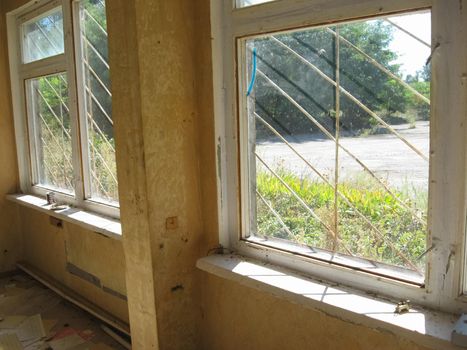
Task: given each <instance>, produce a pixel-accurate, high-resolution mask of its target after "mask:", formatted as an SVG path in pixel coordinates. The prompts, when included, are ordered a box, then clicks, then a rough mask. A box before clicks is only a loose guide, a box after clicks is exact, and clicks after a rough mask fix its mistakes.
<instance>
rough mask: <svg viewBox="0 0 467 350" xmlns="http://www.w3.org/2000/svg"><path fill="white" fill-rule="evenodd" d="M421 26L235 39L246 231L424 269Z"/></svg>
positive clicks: (328, 252) (346, 257)
mask: <svg viewBox="0 0 467 350" xmlns="http://www.w3.org/2000/svg"><path fill="white" fill-rule="evenodd" d="M430 27H431V18H430V13H426V12H425V13H412V14H409V15H404V16H396V17H390V18H379V19H374V20H367V21H362V22H354V23H348V24H341V25H337V26H336V25H334V26H329V27H324V28H323V27H320V28H316V29H307V30H300V31H296V32H288V33H285V34H275V35H268V36H266V37H262V38H255V39H250V40H246V41H245V45H246V46H245V51H246V57H245V60H246V71H247V72H246V79H245V81H247V82H248V84H245V86H243V87H242V88H243V93H244V95H243V96H246V95H247V94H248V95H249V96H248V97H247V99H246V100H245V103H246V104H247V108H246V109H247V111H248V112H247V115H245V116H244V118H246V119H245V121H243V120H242V122H244V123H247V124H248V127H247V129H248V130H249V133H250V134H249V135H243V140H244V141H243V143H244V144H246V143H247V142H248V141H245V140H249V142H248V144H249V150H248V157H249V159H250V161H249V165H247V164H244V165H243V166H244V167H247V168H248V169H249V184H248V186H249V193H250V200H249V203H250V204H249V205H250V211H249V212H252V213H254V217H253V219H252V220H250V227H249V230H248V231H249V234H250V236H251V237H253V238H254V237H256V239H263V240H264V239H265V240H267V242H282V243H284V242H289V248H288V249H291V250H299V251H304V250H303V247H308V248H310V247H311V249H308V252H309V253H307V254H308V255H311V256H316V257H318V258H324V259H332V260H333V261H336V262H339V263H341V264H349V265H352V266H356V267H358V268H360V269H368V270H371V271H376V267H378V269H379V270H378V272H379V273H381V271H383V270H384V271H386V272H384V273H385V274H386V273H387V271H399V272H401V271H402V272H403V271H405V270H412V271H414V274H412V275H414V276H420V278H421V277H422V276H423V273H424V261H423V259H422V258H421V256H422V254H423V252H424V251H425V249H426V234H427V226H426V221H427V197H428V165H429V162H428V155H429V123H430V122H429V111H430V106H429V95H430V68H429V66H426V65H425V62H426V60H427V58H428V57H429V55H430V44H429V43H430V36H431V34H430ZM413 36H416V37H417V38H418V40H417V39H414V37H413ZM254 61H256V64H255V62H254ZM255 67H256V71H255V74H253V73H252V72H253V70H254V69H255ZM253 77H255V78H253ZM244 129H245V128H242V130H244ZM245 130H246V129H245ZM252 140H253V142H252ZM282 243H281V244H282ZM292 244H293V245H292ZM374 262H377V263H378V264H377V265H375V263H374ZM391 273H392V272H391ZM394 274H397V272H395V273H394ZM421 280H423V279H421Z"/></svg>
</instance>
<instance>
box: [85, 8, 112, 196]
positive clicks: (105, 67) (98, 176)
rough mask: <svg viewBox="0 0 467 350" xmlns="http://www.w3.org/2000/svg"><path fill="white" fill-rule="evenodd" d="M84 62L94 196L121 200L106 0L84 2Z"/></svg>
mask: <svg viewBox="0 0 467 350" xmlns="http://www.w3.org/2000/svg"><path fill="white" fill-rule="evenodd" d="M80 29H81V53H82V56H81V64H82V73H83V74H82V79H83V84H82V85H83V88H84V91H83V96H85V113H86V125H87V135H88V140H87V141H88V144H87V152H88V154H87V158H88V164H89V174H88V175H89V179H90V181H89V182H90V196H91V198H92V199H94V200H98V201H104V202H110V203H112V204H116V203H118V189H117V171H116V162H115V141H114V130H113V120H112V94H111V92H110V72H109V64H108V61H109V60H108V46H107V22H106V17H105V2H104V1H101V0H84V1H81V2H80Z"/></svg>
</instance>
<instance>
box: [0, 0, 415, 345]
mask: <svg viewBox="0 0 467 350" xmlns="http://www.w3.org/2000/svg"><path fill="white" fill-rule="evenodd" d="M23 2H24V1H23ZM18 3H19V1H16V2H14V1H12V0H8V1H7V2H5V3H4V4H8V6H10V9H11V8H12V6H13V5H12V4H16V5H17V4H18ZM13 7H14V6H13ZM107 15H108V28H109V46H110V66H111V75H112V91H113V117H114V121H115V133H116V146H117V167H118V177H119V183H120V185H119V186H120V187H119V191H120V201H121V221H122V227H123V232H124V238H123V241H122V242H119V241H115V240H110V239H107V238H104V237H101V236H99V235H97V234H95V233H93V232H90V231H86V230H83V229H81V228H78V227H76V226H74V225H69V224H65V227H64V228H63V229H59V228H56V227H53V226H51V225H50V223H49V221H48V217H47V216H46V215H43V214H41V213H37V212H35V211H33V210H31V209H26V208H22V209H20V217H21V222H22V223H23V224H22V232H23V235H24V244H23V247H24V259H26V260H28V261H29V262H30V263H32V264H34V265H36V266H37V267H39V268H41V269H42V270H44V271H45V272H47V273H49V274H51V275H52V276H53V277H55V278H56V279H58V280H60V281H62V282H63V283H65V284H67V285H68V286H70V287H72V288H74V289H75V290H76V291H77V292H79V293H80V294H82V295H83V296H85V297H87V298H88V299H91V300H93V301H95V302H97V303H99V304H100V306H102V307H104V308H106V309H107V310H108V311H110V312H112V313H114V314H115V315H117V316H119V317H121V318H122V319H126V317H127V316H128V315H127V311H126V304H125V303H124V302H123V301H121V300H120V299H118V298H114V297H110V296H108V295H107V294H104V293H103V292H102V291H100V290H99V289H97V288H96V287H94V286H93V285H91V284H89V283H88V282H84V281H82V280H81V279H79V278H77V277H75V276H72V275H70V274H69V273H68V272H66V270H65V264H66V262H67V261H69V260H71V261H73V263H75V264H77V265H79V266H80V267H81V268H82V269H84V270H86V271H88V272H90V273H92V274H94V275H96V276H99V278H101V279H102V280H103V281H106V282H107V283H113V285H112V287H113V288H114V289H117V290H119V289H122V288H124V287H123V286H124V285H125V281H124V280H123V278H124V277H126V286H127V288H126V289H127V294H128V305H129V318H130V321H131V331H132V334H133V345H134V347H133V348H134V349H144V350H149V349H157V348H160V349H213V350H214V349H215V350H218V349H221V350H222V349H307V348H310V349H315V348H316V349H324V350H326V349H329V350H336V349H382V350H385V349H404V350H409V349H410V350H422V349H424V348H422V347H420V346H417V345H415V344H413V343H410V342H408V341H405V340H403V339H400V338H399V337H398V336H396V335H394V334H391V333H388V332H384V331H382V330H377V329H372V328H368V327H364V326H359V325H354V324H351V323H349V322H345V321H342V320H340V319H337V318H334V317H330V316H328V315H325V314H323V313H321V312H318V311H314V310H308V309H304V308H302V307H300V306H298V305H295V304H292V303H289V302H286V301H284V300H280V299H278V298H277V297H274V296H272V295H269V294H267V293H263V292H260V291H257V290H253V289H250V288H248V287H244V286H240V285H238V284H236V283H234V282H231V281H226V280H223V279H220V278H218V277H214V276H211V275H208V274H207V273H204V272H201V271H198V270H196V268H195V262H196V260H197V259H198V258H200V257H202V256H205V255H206V254H207V252H208V250H209V249H211V248H213V247H214V246H216V245H217V244H218V233H217V195H216V174H215V168H216V155H215V140H214V115H213V97H212V93H213V91H212V69H211V34H210V22H209V0H190V1H187V0H170V1H167V0H136V1H128V0H108V1H107ZM0 28H1V27H0ZM3 40H4V36H2V42H3ZM0 57H1V62H0V63H1V64H2V65H1V66H0V89H5V88H6V85H5V84H6V83H5V79H4V77H3V75H2V73H3V70H5V56H4V55H2V56H0ZM2 69H3V70H2ZM0 91H3V90H0ZM1 96H3V94H1V95H0V98H2V97H1ZM3 98H4V97H3ZM4 99H5V98H4ZM2 101H3V100H2ZM5 101H7V102H8V99H5ZM2 111H3V108H2ZM0 113H1V112H0ZM11 118H12V117H11V113H9V112H8V111H7V113H4V114H2V120H1V121H2V122H4V120H6V122H7V123H8V127H7V128H6V129H5V130H4V129H3V128H1V129H0V133H5V137H1V138H0V142H1V146H2V147H0V155H3V153H2V152H3V146H4V145H7V146H8V147H9V148H8V149H7V151H6V152H5V156H6V157H7V158H8V159H9V160H8V161H9V162H10V165H11V166H10V167H9V169H15V167H16V165H15V164H14V163H15V160H14V156H12V154H14V147H13V131H12V128H11V120H12V119H11ZM2 136H3V134H2ZM1 169H2V172H0V186H1V184H3V181H2V180H1V179H2V176H4V173H3V172H4V169H5V167H2V168H1ZM8 171H10V170H8ZM11 172H12V174H10V175H9V177H10V178H11V179H10V180H8V181H6V182H11V183H12V188H13V189H14V188H15V186H16V182H17V179H16V172H15V171H14V170H11ZM10 189H11V188H8V189H5V192H6V191H9V190H10ZM0 190H2V191H3V189H2V188H0ZM0 195H3V193H0ZM0 203H1V198H0ZM0 205H1V204H0ZM12 210H13V209H12ZM13 211H14V210H13ZM1 215H2V214H1V213H0V225H2V222H5V223H7V225H12V223H13V220H11V218H14V215H10V216H9V217H6V216H5V217H3V216H1ZM2 219H3V220H2ZM7 219H8V220H7ZM168 220H169V221H171V222H173V221H175V222H176V224H175V226H172V225H167V222H168ZM1 227H2V226H0V229H1ZM0 237H2V238H4V237H5V234H4V231H1V230H0ZM2 238H0V241H1V239H2ZM123 257H124V260H123ZM0 261H1V260H0ZM123 269H126V275H125V274H124V271H123Z"/></svg>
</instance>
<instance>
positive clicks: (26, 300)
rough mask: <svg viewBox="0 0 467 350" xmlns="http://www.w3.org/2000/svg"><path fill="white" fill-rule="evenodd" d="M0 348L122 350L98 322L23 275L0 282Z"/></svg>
mask: <svg viewBox="0 0 467 350" xmlns="http://www.w3.org/2000/svg"><path fill="white" fill-rule="evenodd" d="M0 349H8V350H17V349H26V350H50V349H52V350H106V349H124V347H122V346H121V345H120V344H118V343H117V342H115V341H114V340H113V339H112V338H111V337H110V336H108V335H107V334H106V333H105V332H104V331H103V330H102V329H101V322H100V321H99V320H97V319H95V318H93V317H92V316H90V315H89V314H87V313H85V312H84V311H82V310H81V309H78V308H77V307H75V306H74V305H72V304H71V303H69V302H67V301H66V300H64V299H62V298H61V297H59V296H58V295H57V294H55V293H54V292H53V291H51V290H50V289H47V288H46V287H44V286H42V285H41V284H40V283H38V282H37V281H35V280H34V279H32V278H31V277H29V276H28V275H26V274H23V273H18V274H16V275H14V276H12V277H7V278H2V279H0Z"/></svg>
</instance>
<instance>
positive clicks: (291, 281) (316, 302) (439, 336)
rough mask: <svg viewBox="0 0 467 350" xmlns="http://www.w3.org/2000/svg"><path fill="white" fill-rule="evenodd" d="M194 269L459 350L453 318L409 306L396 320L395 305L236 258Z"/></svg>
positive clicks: (215, 258)
mask: <svg viewBox="0 0 467 350" xmlns="http://www.w3.org/2000/svg"><path fill="white" fill-rule="evenodd" d="M196 266H197V267H198V268H199V269H201V270H203V271H206V272H208V273H212V274H214V275H216V276H219V277H222V278H225V279H229V280H232V281H235V282H239V283H241V284H243V285H245V286H248V287H251V288H255V289H257V290H260V291H263V292H267V293H271V294H274V295H276V296H278V297H280V298H283V299H286V300H288V301H290V302H293V303H296V304H300V305H303V307H306V308H309V309H317V310H320V311H322V312H325V313H326V314H328V315H330V316H333V317H336V318H339V319H341V320H345V321H348V322H352V323H355V324H361V325H365V326H367V327H370V328H373V329H384V330H386V331H389V332H391V333H393V334H395V335H397V336H400V337H404V338H407V339H410V340H412V341H414V342H416V343H418V344H421V345H424V346H426V347H428V348H432V349H460V348H459V347H457V346H454V345H452V344H451V331H452V329H453V328H454V325H455V323H456V321H457V319H458V316H456V315H453V314H447V313H442V312H435V311H432V310H427V309H423V308H419V307H414V306H411V309H410V312H408V313H405V314H395V313H394V310H395V305H396V304H395V302H390V301H387V300H384V299H381V298H375V297H371V296H368V295H365V294H363V293H360V294H359V293H357V292H355V291H352V290H351V289H347V288H343V287H341V286H336V285H334V286H331V285H327V284H325V283H322V282H318V281H315V280H312V279H310V278H306V277H303V276H301V275H299V274H297V273H294V272H291V271H290V270H287V269H284V268H280V267H276V266H273V265H271V264H265V263H261V262H258V261H254V260H251V259H247V258H245V257H242V256H239V255H210V256H207V257H204V258H201V259H199V260H198V261H197V264H196Z"/></svg>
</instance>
